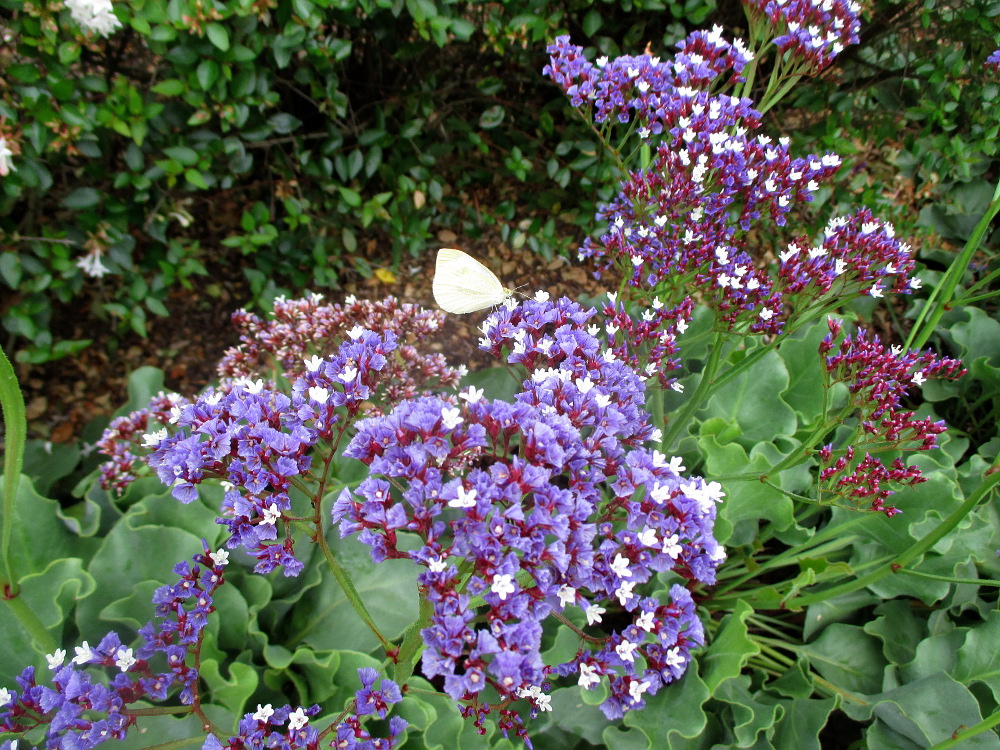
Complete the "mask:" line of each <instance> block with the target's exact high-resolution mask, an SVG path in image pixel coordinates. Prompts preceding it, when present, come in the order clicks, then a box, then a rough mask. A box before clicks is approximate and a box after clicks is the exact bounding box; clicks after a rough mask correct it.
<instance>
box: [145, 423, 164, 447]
mask: <svg viewBox="0 0 1000 750" xmlns="http://www.w3.org/2000/svg"><path fill="white" fill-rule="evenodd" d="M166 437H167V429H166V427H164V428H163V429H162V430H157V431H156V432H147V433H146V434H145V435H143V436H142V447H143V448H155V447H156V446H158V445H159V444H160V443H162V442H163V441H164V440H165V439H166Z"/></svg>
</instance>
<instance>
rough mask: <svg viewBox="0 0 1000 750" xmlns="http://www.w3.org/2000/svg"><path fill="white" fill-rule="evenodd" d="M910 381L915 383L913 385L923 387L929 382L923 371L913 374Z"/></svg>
mask: <svg viewBox="0 0 1000 750" xmlns="http://www.w3.org/2000/svg"><path fill="white" fill-rule="evenodd" d="M910 380H911V381H913V385H916V386H921V385H923V384H924V383H926V382H927V377H926V376H925V375H924V373H923V370H917V371H916V372H915V373H913V377H912V378H910Z"/></svg>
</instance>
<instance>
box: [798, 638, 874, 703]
mask: <svg viewBox="0 0 1000 750" xmlns="http://www.w3.org/2000/svg"><path fill="white" fill-rule="evenodd" d="M799 652H800V653H801V654H802V655H803V656H805V657H806V658H808V659H809V662H810V663H811V664H812V666H813V668H814V669H815V670H816V671H817V672H819V674H821V675H822V676H823V677H825V678H826V679H827V680H829V681H830V682H832V683H834V684H835V685H838V686H839V687H841V688H842V689H844V690H848V691H850V692H854V693H865V694H874V693H878V692H879V690H880V689H881V687H882V672H883V670H884V669H885V665H886V661H885V657H883V656H882V650H881V648H879V642H878V640H877V639H875V638H873V637H872V636H870V635H868V634H867V633H865V632H864V631H863V630H862V629H861V628H860V627H858V626H856V625H846V624H844V623H834V624H833V625H831V626H830V627H828V628H827V629H826V630H824V631H823V632H822V633H821V634H820V636H819V638H817V639H816V640H815V641H813V642H811V643H806V644H804V645H802V646H799Z"/></svg>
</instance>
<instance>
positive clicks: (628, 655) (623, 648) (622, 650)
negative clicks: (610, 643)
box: [615, 641, 639, 663]
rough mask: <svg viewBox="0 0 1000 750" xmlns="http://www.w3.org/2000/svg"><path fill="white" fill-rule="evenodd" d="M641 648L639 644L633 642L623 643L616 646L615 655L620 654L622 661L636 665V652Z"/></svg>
mask: <svg viewBox="0 0 1000 750" xmlns="http://www.w3.org/2000/svg"><path fill="white" fill-rule="evenodd" d="M638 648H639V644H638V643H632V642H631V641H622V642H621V643H619V644H618V645H617V646H615V653H616V654H618V656H619V658H620V659H621V660H622V661H627V662H629V663H635V652H636V649H638Z"/></svg>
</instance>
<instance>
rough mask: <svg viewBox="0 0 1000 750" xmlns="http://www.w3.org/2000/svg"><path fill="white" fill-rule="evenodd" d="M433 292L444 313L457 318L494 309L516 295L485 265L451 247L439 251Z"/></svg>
mask: <svg viewBox="0 0 1000 750" xmlns="http://www.w3.org/2000/svg"><path fill="white" fill-rule="evenodd" d="M433 289H434V301H435V302H437V303H438V305H439V306H440V307H441V309H442V310H444V311H445V312H450V313H457V314H463V313H471V312H475V311H476V310H484V309H485V308H487V307H495V306H496V305H499V304H502V303H503V301H504V300H506V299H507V298H508V297H512V296H513V295H514V292H512V291H511V290H510V289H508V288H507V287H505V286H504V285H503V284H501V283H500V279H498V278H497V277H496V274H495V273H493V272H492V271H491V270H490V269H488V268H487V267H486V266H484V265H483V264H482V263H480V262H479V261H478V260H476V259H475V258H473V257H472V256H470V255H466V254H465V253H463V252H462V251H461V250H453V249H451V248H450V247H443V248H441V249H440V250H438V256H437V265H436V266H435V268H434V284H433Z"/></svg>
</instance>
